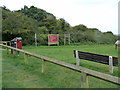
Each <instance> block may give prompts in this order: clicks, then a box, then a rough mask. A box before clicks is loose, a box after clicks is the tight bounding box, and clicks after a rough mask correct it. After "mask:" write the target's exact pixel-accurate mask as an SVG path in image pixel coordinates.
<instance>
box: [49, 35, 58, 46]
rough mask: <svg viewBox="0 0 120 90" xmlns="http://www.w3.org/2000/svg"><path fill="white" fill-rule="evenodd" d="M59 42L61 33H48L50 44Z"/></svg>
mask: <svg viewBox="0 0 120 90" xmlns="http://www.w3.org/2000/svg"><path fill="white" fill-rule="evenodd" d="M51 44H58V45H59V34H49V35H48V45H51Z"/></svg>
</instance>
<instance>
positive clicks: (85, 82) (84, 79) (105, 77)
mask: <svg viewBox="0 0 120 90" xmlns="http://www.w3.org/2000/svg"><path fill="white" fill-rule="evenodd" d="M0 46H3V47H5V48H6V51H7V53H9V49H11V50H13V51H14V53H13V55H14V56H17V52H22V53H24V60H25V64H27V58H28V56H29V55H30V56H33V57H36V58H38V59H41V60H42V72H45V70H44V65H45V62H46V61H47V62H51V63H54V64H57V65H60V66H62V67H65V68H69V69H72V70H74V71H78V72H81V73H82V75H81V88H89V85H88V76H93V77H96V78H99V79H102V80H105V81H108V82H111V83H114V84H117V85H120V78H119V77H116V76H112V75H108V74H104V73H101V72H97V71H94V70H90V69H86V68H83V67H80V66H77V65H73V64H69V63H66V62H63V61H59V60H55V59H52V58H49V57H45V56H41V55H37V54H33V53H30V52H27V51H25V50H20V49H17V48H13V47H10V46H7V45H3V44H0Z"/></svg>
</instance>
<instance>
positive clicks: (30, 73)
mask: <svg viewBox="0 0 120 90" xmlns="http://www.w3.org/2000/svg"><path fill="white" fill-rule="evenodd" d="M23 49H24V50H27V51H29V52H32V53H36V54H40V55H44V56H47V57H50V58H54V59H57V60H61V61H64V62H67V63H71V64H75V58H74V55H73V50H80V51H87V52H93V53H98V54H104V55H110V56H118V52H117V50H115V49H114V45H79V46H78V45H76V46H75V45H71V46H38V47H36V46H24V47H23ZM2 58H3V59H2V68H3V71H2V74H3V76H2V79H3V82H2V84H3V86H2V87H3V88H80V85H81V82H80V81H81V73H79V72H76V71H73V70H69V69H66V68H64V67H61V66H58V65H55V64H52V63H50V62H46V63H45V64H46V66H45V73H42V72H41V67H42V66H41V60H40V59H36V58H34V57H29V60H28V64H27V65H25V64H24V58H23V54H22V53H20V55H19V56H18V57H16V58H13V56H12V55H11V54H6V52H5V50H3V56H2ZM81 66H82V67H85V68H89V69H92V70H96V71H99V72H103V73H108V65H104V64H99V63H96V62H91V61H87V60H81ZM112 75H113V76H118V68H117V67H114V73H113V74H112ZM89 86H90V88H118V86H117V85H115V84H112V83H110V82H106V81H103V80H100V79H97V78H94V77H91V76H89Z"/></svg>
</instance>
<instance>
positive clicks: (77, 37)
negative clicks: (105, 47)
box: [1, 6, 118, 45]
mask: <svg viewBox="0 0 120 90" xmlns="http://www.w3.org/2000/svg"><path fill="white" fill-rule="evenodd" d="M1 9H2V39H3V41H9V40H11V39H13V38H15V37H22V39H23V45H34V41H35V40H34V34H35V33H37V42H38V45H47V35H48V34H59V38H60V44H61V45H62V44H63V42H64V34H70V35H71V43H72V44H81V43H97V44H114V42H115V41H116V40H117V38H118V37H117V36H115V35H114V34H113V33H112V32H111V31H108V32H101V31H100V30H98V29H97V28H87V26H85V25H83V24H79V25H76V26H73V27H72V26H71V25H70V24H69V23H68V22H66V20H65V19H63V18H59V19H56V17H55V16H54V15H53V14H51V13H48V12H46V11H45V10H42V9H39V8H37V7H34V6H31V7H30V8H28V7H27V6H24V8H22V9H21V10H17V11H10V10H9V9H7V8H6V7H5V6H3V7H1Z"/></svg>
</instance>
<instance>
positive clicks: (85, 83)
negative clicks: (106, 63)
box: [81, 72, 89, 88]
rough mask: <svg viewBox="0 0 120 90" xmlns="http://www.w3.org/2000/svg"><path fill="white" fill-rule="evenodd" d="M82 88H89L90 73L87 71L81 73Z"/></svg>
mask: <svg viewBox="0 0 120 90" xmlns="http://www.w3.org/2000/svg"><path fill="white" fill-rule="evenodd" d="M81 88H89V84H88V75H87V74H86V73H85V72H82V75H81Z"/></svg>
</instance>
